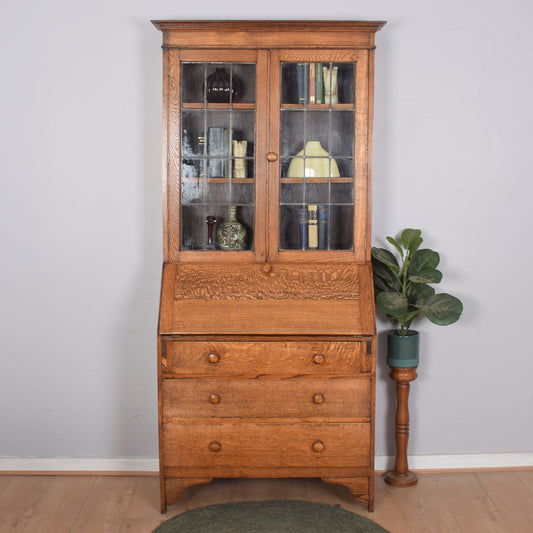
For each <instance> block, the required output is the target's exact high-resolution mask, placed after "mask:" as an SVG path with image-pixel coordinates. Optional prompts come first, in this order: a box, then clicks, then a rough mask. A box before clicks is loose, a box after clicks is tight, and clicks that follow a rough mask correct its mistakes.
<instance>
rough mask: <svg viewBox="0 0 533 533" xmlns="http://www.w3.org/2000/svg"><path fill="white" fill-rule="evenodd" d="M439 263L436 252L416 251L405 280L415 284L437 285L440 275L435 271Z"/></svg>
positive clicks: (427, 250)
mask: <svg viewBox="0 0 533 533" xmlns="http://www.w3.org/2000/svg"><path fill="white" fill-rule="evenodd" d="M439 262H440V256H439V254H438V253H437V252H434V251H433V250H429V249H423V250H417V251H416V252H415V253H414V254H413V255H412V256H411V261H410V263H409V268H408V269H407V279H408V280H409V281H413V282H415V283H439V281H440V280H441V279H442V274H441V273H440V272H439V271H438V270H436V267H437V265H438V264H439Z"/></svg>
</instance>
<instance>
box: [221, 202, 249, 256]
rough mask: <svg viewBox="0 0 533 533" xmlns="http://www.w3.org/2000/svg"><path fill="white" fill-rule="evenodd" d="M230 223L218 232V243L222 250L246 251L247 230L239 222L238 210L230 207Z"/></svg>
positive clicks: (225, 223) (223, 225) (226, 223)
mask: <svg viewBox="0 0 533 533" xmlns="http://www.w3.org/2000/svg"><path fill="white" fill-rule="evenodd" d="M228 218H229V220H228V222H224V224H222V225H221V226H220V227H219V228H218V231H217V243H218V246H219V247H220V248H221V249H222V250H244V249H245V247H246V228H245V227H244V226H243V225H242V224H241V223H240V222H239V221H238V220H237V208H236V207H235V206H234V205H230V206H229V209H228Z"/></svg>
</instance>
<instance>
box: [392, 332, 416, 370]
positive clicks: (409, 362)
mask: <svg viewBox="0 0 533 533" xmlns="http://www.w3.org/2000/svg"><path fill="white" fill-rule="evenodd" d="M419 353H420V334H419V333H418V331H413V330H410V331H408V332H407V335H405V336H402V335H398V333H397V332H396V331H395V330H391V331H389V332H388V334H387V364H388V365H389V366H392V367H394V368H413V367H416V366H418V361H419Z"/></svg>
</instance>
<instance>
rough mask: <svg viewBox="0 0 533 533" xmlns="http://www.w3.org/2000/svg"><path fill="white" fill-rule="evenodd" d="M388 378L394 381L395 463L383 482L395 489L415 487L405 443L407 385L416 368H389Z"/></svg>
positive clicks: (407, 418)
mask: <svg viewBox="0 0 533 533" xmlns="http://www.w3.org/2000/svg"><path fill="white" fill-rule="evenodd" d="M390 377H391V378H392V379H394V380H395V381H396V462H395V464H394V470H391V471H390V472H387V473H386V474H385V482H386V483H388V484H389V485H393V486H395V487H411V486H413V485H416V484H417V482H418V480H417V478H416V476H415V475H414V474H413V473H412V472H409V468H408V465H407V442H408V440H409V406H408V399H409V383H410V382H411V381H413V380H414V379H416V377H417V373H416V366H415V367H412V368H395V367H391V373H390Z"/></svg>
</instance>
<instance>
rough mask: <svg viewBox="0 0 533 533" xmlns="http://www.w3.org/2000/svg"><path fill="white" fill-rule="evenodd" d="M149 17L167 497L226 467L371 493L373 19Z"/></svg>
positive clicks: (231, 472) (362, 495)
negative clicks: (159, 42) (157, 157)
mask: <svg viewBox="0 0 533 533" xmlns="http://www.w3.org/2000/svg"><path fill="white" fill-rule="evenodd" d="M154 24H155V26H156V27H157V28H158V29H160V30H161V31H162V34H163V80H164V81H163V191H164V205H163V210H164V264H163V273H162V285H161V304H160V314H159V326H158V369H159V370H158V374H159V378H158V383H159V389H158V390H159V443H160V479H161V510H162V512H164V511H165V510H166V506H167V505H168V504H172V503H174V502H176V501H177V500H178V499H179V498H180V496H181V495H182V493H183V491H184V490H185V489H186V488H187V487H189V486H191V485H195V484H201V483H208V482H209V481H211V480H212V479H213V478H228V477H230V478H238V477H247V478H249V477H258V478H292V477H299V478H302V477H317V478H322V479H323V480H324V481H326V482H329V483H339V484H343V485H346V486H347V487H349V489H350V490H351V492H352V494H353V495H354V497H355V498H356V499H357V500H359V501H361V502H363V503H364V504H365V505H367V506H368V508H369V509H370V510H372V508H373V504H374V501H373V500H374V425H375V422H374V398H375V392H374V391H375V351H376V333H375V316H374V300H373V285H372V271H371V262H370V245H371V243H370V218H371V213H370V205H371V198H370V189H371V187H370V174H371V144H372V118H373V111H372V108H373V75H374V38H375V33H376V31H377V30H379V29H380V28H381V26H382V25H383V24H384V23H382V22H340V21H336V22H333V21H328V22H317V21H313V22H310V21H306V22H298V21H275V22H274V21H202V22H200V21H154Z"/></svg>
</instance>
